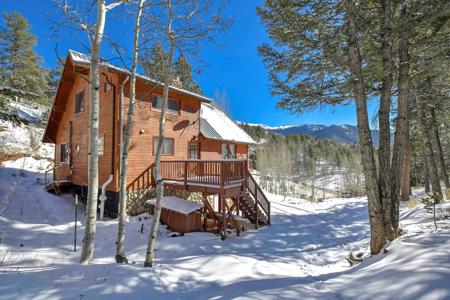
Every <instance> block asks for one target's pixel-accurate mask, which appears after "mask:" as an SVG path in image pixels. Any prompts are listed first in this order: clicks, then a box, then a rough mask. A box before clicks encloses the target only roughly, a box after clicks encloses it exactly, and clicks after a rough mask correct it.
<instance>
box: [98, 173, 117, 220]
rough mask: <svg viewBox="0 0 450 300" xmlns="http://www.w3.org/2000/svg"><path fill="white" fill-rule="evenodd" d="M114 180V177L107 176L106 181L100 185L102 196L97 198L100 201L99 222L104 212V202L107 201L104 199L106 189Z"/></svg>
mask: <svg viewBox="0 0 450 300" xmlns="http://www.w3.org/2000/svg"><path fill="white" fill-rule="evenodd" d="M113 179H114V175H112V174H111V175H109V178H108V180H106V181H105V183H103V185H102V194H101V195H100V197H99V200H100V221H103V213H104V212H105V201H106V200H107V199H108V197H106V187H107V186H108V184H110V183H111V182H112V181H113Z"/></svg>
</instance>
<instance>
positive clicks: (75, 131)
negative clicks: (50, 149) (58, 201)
mask: <svg viewBox="0 0 450 300" xmlns="http://www.w3.org/2000/svg"><path fill="white" fill-rule="evenodd" d="M69 73H70V75H71V76H72V79H71V80H72V83H71V84H70V88H66V89H65V91H64V93H63V95H61V97H64V99H65V101H66V103H65V106H64V112H63V113H62V117H61V119H60V122H59V125H58V129H57V132H56V138H55V169H56V172H57V174H58V179H64V178H69V179H71V180H72V182H73V184H75V185H78V186H87V174H88V169H87V161H88V124H89V83H88V81H87V80H86V79H84V78H82V76H85V77H86V76H87V73H86V74H85V75H80V74H78V73H75V72H69ZM124 79H125V76H124V75H123V74H122V75H118V74H116V73H113V72H108V71H106V70H102V72H101V76H100V124H99V136H100V137H102V138H103V140H104V143H103V155H101V156H100V157H99V187H101V185H102V184H103V183H104V182H105V181H106V180H107V179H108V177H109V175H110V174H112V172H113V175H114V180H113V182H112V183H111V184H110V185H109V186H108V187H107V190H109V191H112V192H117V191H118V190H119V165H120V161H119V134H120V133H119V121H120V120H119V110H120V106H119V105H120V104H119V103H120V83H121V82H123V81H124ZM107 82H109V83H110V85H106V83H107ZM80 92H84V102H83V111H82V112H80V113H77V114H76V113H75V104H76V100H75V98H76V95H77V94H78V93H80ZM162 92H163V91H162V88H152V86H151V85H149V84H147V83H146V82H144V81H142V80H138V81H137V85H136V97H137V100H136V103H135V112H134V116H133V127H132V133H131V141H130V152H129V160H128V178H127V182H131V181H132V180H133V179H135V178H136V177H138V176H139V175H140V174H141V173H142V172H143V171H144V170H145V169H146V168H147V167H148V166H149V165H150V164H152V163H153V162H154V160H155V156H154V151H155V149H153V140H154V138H155V137H157V136H158V135H159V118H160V111H159V110H157V109H155V108H154V107H152V96H153V95H162ZM169 97H170V98H171V99H176V100H178V101H179V107H180V110H179V113H173V112H166V126H165V136H166V138H172V139H173V140H174V154H173V155H163V157H162V159H163V160H181V159H188V147H189V144H190V143H191V142H199V144H200V147H199V151H200V158H201V159H205V160H208V159H210V160H216V159H221V144H222V143H225V142H223V141H218V140H208V139H205V138H204V137H202V136H201V135H199V131H200V126H199V125H200V123H199V111H200V104H201V103H200V101H199V100H197V99H193V98H191V97H189V96H187V95H181V94H176V93H173V92H171V93H170V94H169ZM128 107H129V81H128V82H127V83H126V84H125V87H124V99H123V112H122V113H123V119H124V121H123V123H124V125H125V124H126V114H127V111H128ZM69 124H71V125H69ZM70 127H71V128H72V130H71V131H72V137H71V147H70V151H71V154H70V156H71V159H72V163H71V167H70V166H69V163H68V162H67V163H65V162H60V155H61V153H60V149H61V144H63V143H69V139H70V134H69V131H70ZM113 134H114V138H113ZM113 143H114V148H113ZM236 155H237V158H239V159H247V158H248V145H247V144H236ZM113 157H114V161H112V159H113ZM112 164H113V165H112Z"/></svg>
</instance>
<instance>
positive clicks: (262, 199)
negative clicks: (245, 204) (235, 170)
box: [245, 170, 270, 225]
mask: <svg viewBox="0 0 450 300" xmlns="http://www.w3.org/2000/svg"><path fill="white" fill-rule="evenodd" d="M245 182H246V185H247V186H246V187H247V190H248V191H249V192H250V194H251V195H252V196H253V198H254V199H255V211H256V213H258V209H257V208H261V210H262V211H263V212H264V213H265V214H266V215H267V223H268V224H269V225H270V201H269V200H268V199H267V197H266V195H265V194H264V192H263V190H262V189H261V187H260V186H259V184H258V182H257V181H256V179H255V177H253V175H252V174H251V173H250V171H249V170H247V180H246V181H245ZM256 222H257V220H256Z"/></svg>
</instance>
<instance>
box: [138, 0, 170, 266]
mask: <svg viewBox="0 0 450 300" xmlns="http://www.w3.org/2000/svg"><path fill="white" fill-rule="evenodd" d="M167 38H168V40H169V47H170V49H169V56H168V61H167V66H166V67H167V69H166V70H165V74H164V75H165V76H164V77H165V78H164V90H163V103H162V107H161V115H160V118H159V140H158V147H157V149H156V158H155V166H154V169H153V170H154V174H155V179H156V181H157V186H156V203H155V210H154V213H153V222H152V228H151V230H150V236H149V239H148V245H147V252H146V254H145V262H144V267H152V265H153V257H154V251H155V245H156V236H157V233H158V227H159V219H160V216H161V208H162V198H163V195H164V182H163V181H162V179H161V175H160V174H161V173H160V162H161V155H162V151H163V145H164V127H165V124H166V105H167V100H168V98H169V87H170V83H171V81H172V58H173V52H174V48H175V47H174V41H173V38H172V12H171V1H170V0H168V1H167Z"/></svg>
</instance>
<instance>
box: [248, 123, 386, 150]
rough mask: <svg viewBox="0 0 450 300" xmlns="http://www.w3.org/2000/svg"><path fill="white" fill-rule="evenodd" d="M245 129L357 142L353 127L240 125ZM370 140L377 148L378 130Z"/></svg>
mask: <svg viewBox="0 0 450 300" xmlns="http://www.w3.org/2000/svg"><path fill="white" fill-rule="evenodd" d="M240 124H241V125H243V126H245V127H247V126H250V127H259V128H261V129H263V130H266V131H270V132H273V133H278V134H282V135H293V134H303V135H309V136H312V137H315V138H317V139H321V140H330V141H334V142H338V143H344V144H353V143H357V142H359V135H358V128H357V127H356V126H353V125H346V124H343V125H330V126H325V125H312V124H311V125H309V124H308V125H288V126H278V127H270V126H267V125H263V124H251V123H243V122H241V123H240ZM372 140H373V143H374V145H375V146H378V130H372Z"/></svg>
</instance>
